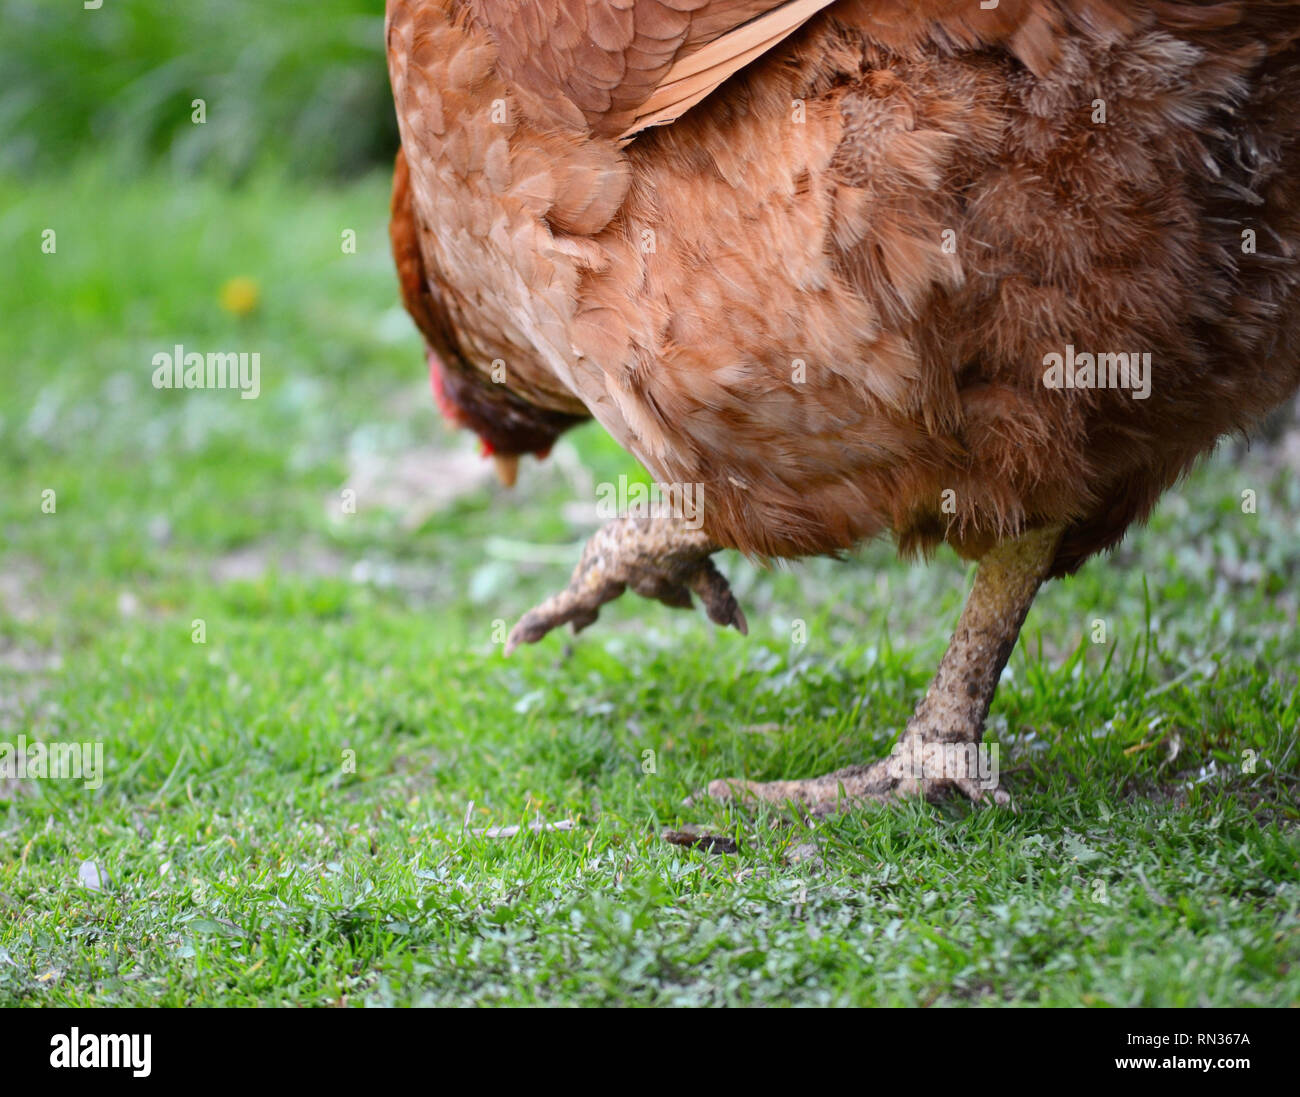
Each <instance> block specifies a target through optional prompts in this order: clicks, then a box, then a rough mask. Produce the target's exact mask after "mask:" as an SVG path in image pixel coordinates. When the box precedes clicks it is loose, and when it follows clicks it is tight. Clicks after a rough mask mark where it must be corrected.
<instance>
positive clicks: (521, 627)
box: [506, 512, 749, 655]
mask: <svg viewBox="0 0 1300 1097" xmlns="http://www.w3.org/2000/svg"><path fill="white" fill-rule="evenodd" d="M717 551H718V546H717V545H716V544H714V543H713V542H712V541H711V540H710V539H709V537H708V534H706V533H704V532H703V531H702V530H699V529H694V528H692V527H691V526H690V525H689V524H687V523H686V522H685V521H683V520H682V519H681V518H679V517H677V516H676V515H674V514H671V513H667V514H646V513H639V512H638V513H632V514H629V515H626V516H625V517H622V518H616V519H615V520H614V521H612V522H610V523H609V524H607V525H606V526H604V527H602V528H601V529H600V530H598V531H597V533H596V535H595V536H594V537H592V539H591V540H590V541H588V542H587V544H586V547H585V548H584V549H583V550H582V558H581V559H580V560H579V561H578V566H577V567H576V568H575V569H574V572H573V576H572V577H571V578H570V579H569V585H568V586H567V587H565V589H564V590H562V591H560V593H559V594H555V595H552V596H551V597H550V598H548V599H547V600H546V601H545V602H543V603H542V604H541V605H540V606H537V607H536V608H534V609H531V610H529V611H528V612H527V613H526V614H524V616H523V617H522V618H520V620H519V622H518V624H516V625H515V627H514V628H512V629H511V630H510V635H509V636H508V637H507V638H506V654H507V655H509V654H510V653H511V652H512V651H514V649H515V648H516V647H518V646H519V645H520V644H532V643H536V642H537V641H538V640H540V639H541V638H542V637H543V636H545V635H546V634H547V633H548V632H550V631H551V630H552V629H554V628H558V627H559V626H560V625H563V624H568V625H570V626H571V627H572V629H573V631H574V632H579V631H581V630H582V629H584V628H586V627H587V626H588V625H590V624H591V623H592V622H593V621H595V620H596V616H597V614H598V613H599V612H600V607H601V606H603V605H604V604H605V603H606V602H612V601H613V600H614V599H615V598H617V597H619V595H621V594H622V593H623V592H624V591H625V590H626V589H627V588H628V587H631V588H632V589H633V590H634V591H636V592H637V593H638V594H639V595H641V596H642V597H643V598H654V599H656V600H657V601H660V602H663V603H664V604H665V605H668V606H673V607H674V608H679V609H689V608H690V606H691V595H692V594H695V595H697V596H698V597H699V599H700V601H701V602H703V603H704V608H705V610H706V611H707V613H708V615H709V618H710V620H712V621H714V622H716V623H717V624H719V625H732V626H733V627H734V628H736V629H737V631H739V632H740V633H742V634H744V633H746V632H748V631H749V626H748V625H747V624H746V623H745V614H744V613H743V612H742V611H741V608H740V606H739V605H738V604H737V602H736V599H735V596H734V595H733V594H732V593H731V587H730V586H729V585H728V583H727V580H726V579H725V578H724V577H723V575H722V573H721V572H720V571H718V569H717V568H716V567H715V566H714V564H713V561H712V560H711V559H710V557H711V556H712V555H713V554H714V553H715V552H717Z"/></svg>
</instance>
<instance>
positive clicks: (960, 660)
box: [708, 528, 1061, 815]
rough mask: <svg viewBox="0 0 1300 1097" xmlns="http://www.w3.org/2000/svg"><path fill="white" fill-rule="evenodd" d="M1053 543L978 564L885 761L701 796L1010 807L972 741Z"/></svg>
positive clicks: (720, 784)
mask: <svg viewBox="0 0 1300 1097" xmlns="http://www.w3.org/2000/svg"><path fill="white" fill-rule="evenodd" d="M1060 537H1061V530H1060V529H1059V528H1058V529H1047V530H1035V531H1033V532H1031V533H1027V534H1025V535H1024V536H1022V537H1020V538H1019V539H1017V540H1015V541H1007V542H1003V543H1002V544H1000V545H998V546H996V547H995V548H993V549H991V550H990V551H989V552H987V553H986V554H985V555H984V556H983V557H982V558H981V559H980V562H979V569H978V571H977V573H976V576H975V585H974V588H973V589H972V590H971V593H970V597H969V598H968V599H967V601H966V606H965V608H964V609H963V610H962V614H961V618H960V620H959V621H958V622H957V629H956V631H955V632H954V633H953V637H952V641H951V642H950V643H949V645H948V650H947V652H945V654H944V657H943V659H942V661H941V662H940V663H939V669H938V672H937V673H936V674H935V676H934V680H933V681H932V682H931V683H930V687H929V689H928V690H927V691H926V694H925V697H924V698H923V699H922V700H921V702H920V704H919V705H917V707H916V711H915V712H914V713H913V715H912V718H911V720H909V721H908V724H907V728H906V730H905V731H904V732H903V735H902V737H901V738H900V740H899V742H898V744H897V745H896V746H895V747H894V750H893V752H892V753H891V754H890V755H889V757H887V758H884V759H882V760H880V761H878V762H874V763H871V764H869V765H856V766H849V767H848V768H846V769H841V770H837V771H836V772H834V773H830V774H827V775H826V776H824V777H814V778H810V779H806V780H797V781H763V782H760V781H743V780H719V781H713V782H711V783H710V784H709V787H708V794H709V795H710V796H712V797H714V798H715V799H719V800H731V799H737V800H742V801H753V800H759V801H766V802H768V803H772V804H786V803H793V804H794V805H795V806H796V807H798V808H800V809H802V810H804V811H807V812H808V813H810V814H813V815H824V814H827V813H829V812H831V811H835V810H837V809H839V808H843V807H848V806H851V805H852V804H854V803H860V802H866V801H882V800H890V799H897V798H900V797H905V796H917V795H922V796H924V797H925V798H926V799H928V800H933V799H937V798H938V797H939V796H940V795H941V794H942V793H945V792H947V791H949V790H952V789H955V790H956V791H958V792H960V793H962V794H963V795H964V796H966V797H968V798H969V799H970V800H972V801H974V802H975V803H982V802H986V801H988V802H992V803H995V804H1007V803H1010V797H1009V796H1008V795H1007V793H1006V792H1005V791H1004V790H1003V789H1002V788H1001V787H1000V785H999V784H998V781H997V769H996V766H995V765H994V766H989V765H987V764H986V763H987V762H988V760H989V756H988V755H982V754H981V751H982V747H981V743H980V740H981V738H982V736H983V734H984V720H985V718H986V717H987V716H988V711H989V705H990V704H991V703H992V701H993V694H994V692H995V691H996V690H997V685H998V679H999V678H1000V676H1001V674H1002V669H1003V668H1004V667H1005V666H1006V663H1007V659H1008V658H1009V657H1010V655H1011V650H1012V648H1014V647H1015V644H1016V638H1017V637H1018V636H1019V635H1020V627H1021V625H1023V624H1024V620H1025V615H1026V614H1027V613H1028V612H1029V607H1030V605H1031V604H1032V603H1033V600H1034V596H1035V594H1037V592H1038V588H1039V586H1041V585H1042V582H1043V579H1044V577H1045V576H1046V574H1047V570H1048V568H1049V567H1050V566H1051V563H1052V559H1053V557H1054V556H1055V554H1056V547H1057V545H1058V544H1059V542H1060ZM994 757H995V756H994Z"/></svg>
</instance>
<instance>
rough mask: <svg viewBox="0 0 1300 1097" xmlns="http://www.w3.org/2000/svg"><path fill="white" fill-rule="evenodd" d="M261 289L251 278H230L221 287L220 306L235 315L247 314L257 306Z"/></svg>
mask: <svg viewBox="0 0 1300 1097" xmlns="http://www.w3.org/2000/svg"><path fill="white" fill-rule="evenodd" d="M260 296H261V290H259V289H258V287H257V283H256V282H255V281H253V279H251V278H232V279H230V281H229V282H227V283H226V284H225V285H224V286H222V287H221V307H222V308H223V309H225V310H226V311H227V312H230V313H234V315H236V316H247V315H248V314H249V313H250V312H252V311H253V310H254V309H255V308H257V302H258V299H259V298H260Z"/></svg>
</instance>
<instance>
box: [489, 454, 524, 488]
mask: <svg viewBox="0 0 1300 1097" xmlns="http://www.w3.org/2000/svg"><path fill="white" fill-rule="evenodd" d="M492 464H493V465H495V466H496V470H497V479H498V480H500V481H501V486H502V487H506V488H512V487H514V486H515V481H516V480H517V479H518V478H519V458H518V457H517V456H513V455H511V456H503V455H502V454H499V453H497V454H493V456H492Z"/></svg>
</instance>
